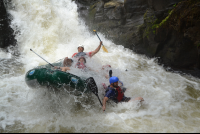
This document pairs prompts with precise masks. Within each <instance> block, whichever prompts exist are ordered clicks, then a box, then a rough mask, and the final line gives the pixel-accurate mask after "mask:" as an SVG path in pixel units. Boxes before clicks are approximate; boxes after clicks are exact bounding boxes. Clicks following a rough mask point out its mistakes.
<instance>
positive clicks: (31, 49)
mask: <svg viewBox="0 0 200 134" xmlns="http://www.w3.org/2000/svg"><path fill="white" fill-rule="evenodd" d="M30 50H31V51H32V52H34V51H33V50H32V49H30ZM34 53H35V52H34ZM35 54H36V55H38V54H37V53H35ZM38 56H39V55H38ZM39 57H40V58H42V57H41V56H39ZM42 59H43V58H42ZM43 60H44V61H46V60H45V59H43ZM46 62H47V63H49V62H48V61H46ZM49 65H51V66H52V67H54V66H53V65H52V64H51V63H49Z"/></svg>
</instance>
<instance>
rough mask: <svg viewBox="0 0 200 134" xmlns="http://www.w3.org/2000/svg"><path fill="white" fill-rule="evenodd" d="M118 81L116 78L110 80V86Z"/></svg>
mask: <svg viewBox="0 0 200 134" xmlns="http://www.w3.org/2000/svg"><path fill="white" fill-rule="evenodd" d="M118 81H119V79H118V78H117V77H116V76H113V77H110V80H109V82H110V84H112V83H115V82H118Z"/></svg>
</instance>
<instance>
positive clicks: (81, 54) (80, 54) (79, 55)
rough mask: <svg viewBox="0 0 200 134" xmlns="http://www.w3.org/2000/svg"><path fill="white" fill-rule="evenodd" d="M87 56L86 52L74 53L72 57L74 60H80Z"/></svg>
mask: <svg viewBox="0 0 200 134" xmlns="http://www.w3.org/2000/svg"><path fill="white" fill-rule="evenodd" d="M85 56H87V54H86V53H85V52H79V53H74V54H73V55H72V58H73V57H75V58H79V57H85Z"/></svg>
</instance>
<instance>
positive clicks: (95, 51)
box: [90, 41, 102, 57]
mask: <svg viewBox="0 0 200 134" xmlns="http://www.w3.org/2000/svg"><path fill="white" fill-rule="evenodd" d="M101 45H102V41H100V44H99V46H98V47H97V48H96V49H95V50H94V51H92V53H91V55H90V56H91V57H92V56H93V55H95V54H96V53H97V52H99V50H100V49H101Z"/></svg>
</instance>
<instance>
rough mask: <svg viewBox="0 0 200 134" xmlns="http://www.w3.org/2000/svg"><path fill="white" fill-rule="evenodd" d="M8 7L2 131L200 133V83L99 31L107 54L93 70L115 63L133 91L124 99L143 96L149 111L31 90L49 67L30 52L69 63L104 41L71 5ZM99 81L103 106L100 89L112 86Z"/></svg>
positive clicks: (37, 2) (56, 1)
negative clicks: (35, 71) (80, 50)
mask: <svg viewBox="0 0 200 134" xmlns="http://www.w3.org/2000/svg"><path fill="white" fill-rule="evenodd" d="M4 3H5V5H6V7H7V11H8V13H9V14H10V17H11V20H12V21H11V27H12V29H13V30H14V34H15V38H16V40H17V46H16V47H10V48H9V51H5V50H3V49H1V50H0V56H1V58H0V70H1V71H0V74H1V75H0V79H1V81H0V91H1V93H0V109H1V110H0V132H20V133H21V132H26V133H30V132H34V133H36V132H65V133H66V132H90V133H92V132H200V128H199V124H200V91H199V89H200V79H198V78H194V77H192V76H190V75H186V74H180V73H179V72H174V73H172V72H167V71H166V70H165V69H164V68H163V67H162V66H160V65H158V64H157V62H156V59H149V58H147V57H145V56H141V55H138V54H136V53H134V52H132V51H131V50H129V49H125V48H124V47H123V46H121V45H115V44H114V43H113V42H112V41H110V40H108V39H106V38H105V36H104V35H103V34H101V33H98V34H99V36H100V37H101V40H102V41H103V44H104V46H105V47H106V49H107V50H108V53H105V52H104V51H103V50H102V49H101V50H100V51H99V52H98V53H97V54H96V55H95V56H94V57H92V59H91V60H90V61H88V66H90V67H91V68H93V69H94V70H100V69H101V67H102V66H103V65H106V64H109V65H111V66H112V70H113V76H118V77H119V79H120V80H121V81H123V83H124V85H125V87H126V88H127V91H126V92H125V95H126V96H128V97H133V98H135V97H139V96H141V97H143V98H144V100H145V101H144V103H143V105H138V104H136V103H134V102H129V103H121V104H118V105H113V104H108V105H107V109H106V111H105V112H103V111H102V108H101V105H100V103H99V101H98V99H97V98H96V96H95V95H94V94H91V95H85V94H83V95H81V96H73V95H70V94H69V93H68V92H66V90H61V91H59V92H55V91H54V90H53V89H52V90H51V89H46V88H44V89H43V88H40V87H38V88H37V89H31V88H29V87H28V86H27V85H26V83H25V74H26V72H27V71H29V70H30V69H32V68H34V67H37V66H40V65H45V64H47V63H46V62H45V61H44V60H42V59H41V58H40V57H38V56H37V55H35V54H34V53H33V52H31V51H30V48H31V49H33V50H34V51H35V52H37V53H38V54H39V55H41V56H42V57H43V58H44V59H46V60H47V61H48V62H50V63H53V62H56V61H58V60H60V59H63V58H64V57H71V56H72V55H73V53H75V52H77V47H78V45H79V44H82V45H84V46H85V50H84V51H85V52H90V51H93V50H95V49H96V48H97V46H98V45H99V39H98V38H97V36H96V35H95V34H94V33H92V31H88V28H87V27H86V26H85V24H84V22H83V21H82V20H81V19H80V18H78V13H77V5H76V4H75V3H74V2H72V1H71V0H26V1H25V0H13V1H12V3H10V2H9V0H7V1H6V0H4ZM94 63H95V64H94ZM126 69H127V70H128V71H125V70H126ZM71 72H73V70H71ZM76 72H77V71H74V73H76ZM81 75H84V74H81ZM85 75H86V76H90V74H85ZM95 75H96V76H95V77H94V78H95V81H96V83H97V86H98V89H99V94H100V98H101V100H102V99H103V95H102V93H103V92H104V89H103V87H102V85H101V83H102V81H103V82H104V83H106V84H107V85H108V84H109V82H108V80H107V79H105V78H103V77H102V75H103V74H102V73H101V71H99V74H98V73H97V74H95Z"/></svg>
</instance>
